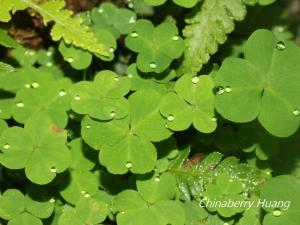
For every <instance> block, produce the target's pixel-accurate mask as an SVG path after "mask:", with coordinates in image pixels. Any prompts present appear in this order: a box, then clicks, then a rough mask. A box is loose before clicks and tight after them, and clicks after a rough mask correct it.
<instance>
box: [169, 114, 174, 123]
mask: <svg viewBox="0 0 300 225" xmlns="http://www.w3.org/2000/svg"><path fill="white" fill-rule="evenodd" d="M174 119H175V118H174V116H173V115H172V114H170V115H169V116H168V118H167V120H168V121H170V122H172V121H173V120H174Z"/></svg>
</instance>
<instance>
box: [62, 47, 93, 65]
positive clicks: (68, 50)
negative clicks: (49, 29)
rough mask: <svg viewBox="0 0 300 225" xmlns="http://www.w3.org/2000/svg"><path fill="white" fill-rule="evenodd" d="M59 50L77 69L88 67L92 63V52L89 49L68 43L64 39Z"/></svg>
mask: <svg viewBox="0 0 300 225" xmlns="http://www.w3.org/2000/svg"><path fill="white" fill-rule="evenodd" d="M58 50H59V52H60V53H61V54H62V56H63V58H64V60H65V61H67V62H68V63H70V65H71V66H72V67H73V68H74V69H76V70H83V69H86V68H87V67H89V65H90V64H91V63H92V54H91V53H89V52H88V51H87V50H83V49H81V48H76V47H74V46H72V45H67V44H66V43H65V42H64V41H61V42H60V44H59V47H58Z"/></svg>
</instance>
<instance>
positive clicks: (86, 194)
mask: <svg viewBox="0 0 300 225" xmlns="http://www.w3.org/2000/svg"><path fill="white" fill-rule="evenodd" d="M83 196H84V197H85V198H89V197H91V195H90V194H89V193H85V194H84V195H83Z"/></svg>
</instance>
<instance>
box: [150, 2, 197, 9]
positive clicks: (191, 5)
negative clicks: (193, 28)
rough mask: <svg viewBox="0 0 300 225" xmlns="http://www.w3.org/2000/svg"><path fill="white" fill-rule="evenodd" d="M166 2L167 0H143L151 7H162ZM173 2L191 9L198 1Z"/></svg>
mask: <svg viewBox="0 0 300 225" xmlns="http://www.w3.org/2000/svg"><path fill="white" fill-rule="evenodd" d="M166 1H167V0H145V2H146V3H148V4H150V5H153V6H159V5H162V4H164V3H165V2H166ZM173 2H174V3H176V4H177V5H180V6H182V7H185V8H192V7H194V6H195V5H196V4H197V2H198V0H173Z"/></svg>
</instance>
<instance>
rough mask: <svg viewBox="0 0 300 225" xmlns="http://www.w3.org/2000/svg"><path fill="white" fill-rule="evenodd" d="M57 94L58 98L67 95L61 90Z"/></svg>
mask: <svg viewBox="0 0 300 225" xmlns="http://www.w3.org/2000/svg"><path fill="white" fill-rule="evenodd" d="M58 94H59V96H61V97H63V96H65V95H66V94H67V92H66V91H65V90H61V91H60V92H59V93H58Z"/></svg>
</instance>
